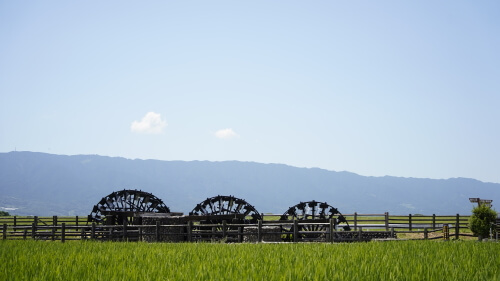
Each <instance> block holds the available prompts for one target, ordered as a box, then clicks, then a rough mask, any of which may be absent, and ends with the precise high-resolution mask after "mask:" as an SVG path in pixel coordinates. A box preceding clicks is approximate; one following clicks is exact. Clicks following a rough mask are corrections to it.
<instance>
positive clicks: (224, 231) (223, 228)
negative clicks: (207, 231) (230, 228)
mask: <svg viewBox="0 0 500 281" xmlns="http://www.w3.org/2000/svg"><path fill="white" fill-rule="evenodd" d="M226 225H227V222H226V220H223V221H222V239H225V238H226V237H227V231H226Z"/></svg>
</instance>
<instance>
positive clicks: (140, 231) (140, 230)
mask: <svg viewBox="0 0 500 281" xmlns="http://www.w3.org/2000/svg"><path fill="white" fill-rule="evenodd" d="M141 241H142V225H141V226H139V242H141Z"/></svg>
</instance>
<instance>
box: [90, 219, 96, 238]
mask: <svg viewBox="0 0 500 281" xmlns="http://www.w3.org/2000/svg"><path fill="white" fill-rule="evenodd" d="M90 239H95V222H93V223H92V230H91V232H90Z"/></svg>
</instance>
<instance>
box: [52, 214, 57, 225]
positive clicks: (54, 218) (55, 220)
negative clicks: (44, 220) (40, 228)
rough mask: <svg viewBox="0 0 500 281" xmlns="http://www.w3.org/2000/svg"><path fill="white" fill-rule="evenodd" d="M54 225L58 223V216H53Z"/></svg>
mask: <svg viewBox="0 0 500 281" xmlns="http://www.w3.org/2000/svg"><path fill="white" fill-rule="evenodd" d="M52 225H54V226H56V225H57V216H52Z"/></svg>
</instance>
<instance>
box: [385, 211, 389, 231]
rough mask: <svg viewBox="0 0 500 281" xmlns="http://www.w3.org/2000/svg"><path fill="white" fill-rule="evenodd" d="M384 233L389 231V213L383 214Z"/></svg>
mask: <svg viewBox="0 0 500 281" xmlns="http://www.w3.org/2000/svg"><path fill="white" fill-rule="evenodd" d="M385 231H389V212H385Z"/></svg>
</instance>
